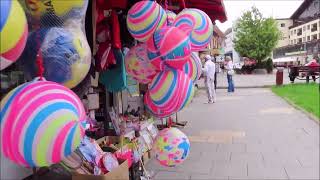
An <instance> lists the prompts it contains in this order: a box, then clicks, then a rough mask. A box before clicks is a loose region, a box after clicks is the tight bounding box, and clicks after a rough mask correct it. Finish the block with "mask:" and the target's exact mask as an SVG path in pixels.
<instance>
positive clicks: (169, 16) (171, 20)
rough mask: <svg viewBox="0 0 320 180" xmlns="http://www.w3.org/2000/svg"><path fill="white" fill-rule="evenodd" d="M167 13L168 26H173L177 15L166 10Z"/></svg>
mask: <svg viewBox="0 0 320 180" xmlns="http://www.w3.org/2000/svg"><path fill="white" fill-rule="evenodd" d="M166 13H167V25H168V26H172V25H173V23H174V20H175V19H176V16H177V15H176V13H174V12H172V11H169V10H166Z"/></svg>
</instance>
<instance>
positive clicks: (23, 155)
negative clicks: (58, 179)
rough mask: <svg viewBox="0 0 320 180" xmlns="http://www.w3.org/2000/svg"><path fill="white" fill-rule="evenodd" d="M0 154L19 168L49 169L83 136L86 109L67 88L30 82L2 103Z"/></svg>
mask: <svg viewBox="0 0 320 180" xmlns="http://www.w3.org/2000/svg"><path fill="white" fill-rule="evenodd" d="M0 107H1V108H0V114H1V121H0V122H1V123H0V127H1V131H0V132H1V134H0V135H1V136H0V138H1V141H0V142H1V152H2V153H3V155H4V156H5V157H7V158H9V159H10V160H12V161H13V162H15V163H16V164H18V165H22V166H25V167H42V166H49V165H51V164H54V163H58V162H60V161H61V160H62V159H63V158H64V157H67V156H68V155H70V154H71V153H72V152H73V151H74V150H75V149H76V148H77V146H78V145H79V144H80V141H81V139H82V137H83V135H84V129H83V127H82V124H81V123H82V122H83V121H84V120H85V118H86V114H85V111H84V107H83V105H82V103H81V101H80V99H79V98H78V97H77V95H76V94H74V93H73V92H72V91H71V90H69V89H68V88H66V87H64V86H62V85H60V84H57V83H54V82H50V81H31V82H28V83H25V84H22V85H20V86H18V87H16V88H15V89H13V90H12V91H11V92H9V94H7V95H6V96H5V97H4V99H2V101H1V106H0Z"/></svg>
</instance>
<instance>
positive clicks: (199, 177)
mask: <svg viewBox="0 0 320 180" xmlns="http://www.w3.org/2000/svg"><path fill="white" fill-rule="evenodd" d="M211 179H214V180H228V179H229V178H228V177H216V176H213V175H210V174H191V180H211Z"/></svg>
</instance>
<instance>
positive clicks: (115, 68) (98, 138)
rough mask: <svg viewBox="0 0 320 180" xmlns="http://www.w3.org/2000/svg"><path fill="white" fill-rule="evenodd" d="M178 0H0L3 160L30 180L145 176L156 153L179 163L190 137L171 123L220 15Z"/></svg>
mask: <svg viewBox="0 0 320 180" xmlns="http://www.w3.org/2000/svg"><path fill="white" fill-rule="evenodd" d="M182 2H183V3H182V4H177V1H159V2H158V3H157V2H156V1H133V0H97V1H89V0H73V1H68V3H62V1H58V0H40V1H17V0H12V1H1V11H2V12H4V13H3V14H2V13H1V16H2V15H4V17H6V18H5V19H4V21H1V24H0V25H1V26H0V27H1V28H0V29H1V34H0V35H1V45H5V46H1V61H0V62H1V97H0V98H1V121H0V122H1V136H0V137H1V151H2V152H3V154H4V157H5V158H7V159H10V161H12V162H14V163H15V164H17V165H19V166H21V167H26V168H29V169H32V170H33V173H32V175H30V176H29V177H27V179H32V178H34V177H36V178H40V179H64V178H65V179H71V178H72V179H149V178H150V174H149V173H148V172H147V171H146V169H145V168H144V165H145V163H146V162H147V161H148V160H149V159H150V158H153V157H154V156H155V158H156V159H157V160H158V161H159V163H160V164H161V165H163V166H169V167H174V166H176V165H178V164H181V163H182V162H183V161H184V160H185V159H186V158H187V156H188V154H189V149H190V142H189V140H188V137H187V136H186V135H185V134H184V133H183V132H182V131H180V130H179V129H178V128H174V127H173V126H179V125H181V123H180V124H179V123H174V120H176V119H177V113H178V112H179V111H181V110H182V109H183V108H185V107H186V106H188V104H190V102H191V101H192V98H193V95H194V83H193V82H194V81H195V80H198V79H199V78H200V75H201V68H202V64H201V61H200V59H199V57H198V55H197V52H198V51H200V50H201V49H203V48H205V47H206V46H207V45H208V44H209V43H210V41H211V38H212V31H213V24H212V20H215V19H220V21H223V20H224V19H223V17H222V16H216V17H215V15H216V14H214V13H212V12H211V13H209V10H210V9H207V8H206V9H205V10H204V11H202V10H200V9H201V8H203V7H202V6H203V5H201V7H197V6H195V5H200V4H198V3H196V4H194V2H192V1H186V2H184V1H182ZM210 2H211V1H210ZM216 2H217V3H218V4H212V3H211V4H210V6H217V8H218V10H219V11H221V10H220V9H219V8H221V7H222V8H223V3H222V2H221V1H220V0H219V1H216ZM207 5H208V4H207ZM177 7H179V8H177ZM186 7H196V8H200V9H195V8H186ZM206 13H208V15H209V16H208V15H207V14H206ZM13 17H15V21H13V19H12V18H13ZM13 29H15V30H13ZM3 37H8V38H6V39H5V40H3V39H4V38H3ZM13 142H18V143H13ZM6 177H9V176H6Z"/></svg>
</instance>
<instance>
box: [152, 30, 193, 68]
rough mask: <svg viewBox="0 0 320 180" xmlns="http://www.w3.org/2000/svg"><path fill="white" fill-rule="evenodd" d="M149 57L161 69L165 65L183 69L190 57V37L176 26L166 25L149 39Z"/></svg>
mask: <svg viewBox="0 0 320 180" xmlns="http://www.w3.org/2000/svg"><path fill="white" fill-rule="evenodd" d="M147 46H148V57H149V59H150V61H151V63H152V64H153V65H154V66H155V67H156V68H157V69H159V70H163V69H164V68H165V65H167V66H169V67H172V68H176V69H182V67H183V66H184V64H185V63H186V62H187V60H188V59H189V58H190V55H191V47H190V39H189V37H188V36H187V34H185V33H184V32H183V31H182V30H180V29H178V28H176V27H165V28H161V29H159V30H157V31H156V32H155V33H154V35H153V37H152V38H150V39H149V40H148V41H147Z"/></svg>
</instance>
